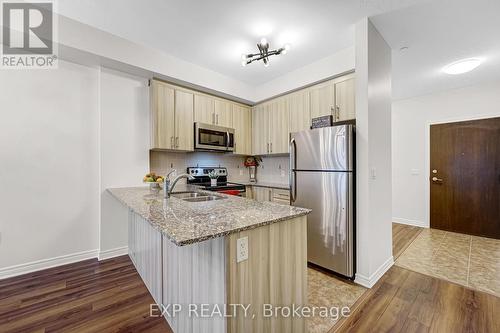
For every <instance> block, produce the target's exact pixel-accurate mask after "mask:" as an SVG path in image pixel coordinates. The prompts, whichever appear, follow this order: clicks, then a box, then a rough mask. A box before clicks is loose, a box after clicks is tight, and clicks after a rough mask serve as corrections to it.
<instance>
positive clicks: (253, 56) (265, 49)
mask: <svg viewBox="0 0 500 333" xmlns="http://www.w3.org/2000/svg"><path fill="white" fill-rule="evenodd" d="M257 48H258V49H259V53H250V54H243V55H242V56H241V65H242V66H246V65H248V64H251V63H252V62H254V61H259V60H262V62H264V66H266V67H267V66H269V57H270V56H273V55H280V54H287V52H288V51H289V50H290V44H285V45H284V46H283V47H280V48H279V49H277V50H269V42H268V41H267V39H265V38H262V39H261V40H260V43H258V44H257Z"/></svg>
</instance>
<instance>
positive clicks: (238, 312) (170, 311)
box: [149, 303, 351, 320]
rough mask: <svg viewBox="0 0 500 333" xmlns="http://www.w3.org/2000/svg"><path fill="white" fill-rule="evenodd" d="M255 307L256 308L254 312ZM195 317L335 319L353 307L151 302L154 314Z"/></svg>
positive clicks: (168, 316)
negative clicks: (161, 303)
mask: <svg viewBox="0 0 500 333" xmlns="http://www.w3.org/2000/svg"><path fill="white" fill-rule="evenodd" d="M255 310H256V311H255ZM181 314H182V315H183V316H188V317H194V318H217V317H223V318H233V317H238V316H241V317H245V318H256V317H262V318H278V317H281V318H312V317H321V318H332V319H334V320H338V319H339V318H340V317H349V315H350V314H351V309H350V308H349V307H348V306H344V307H341V308H339V307H336V306H332V307H326V306H304V305H297V304H292V305H289V306H276V305H273V304H262V306H259V308H258V309H252V306H251V304H208V303H206V304H167V305H159V304H150V308H149V315H150V316H151V317H167V318H175V317H177V316H179V315H181Z"/></svg>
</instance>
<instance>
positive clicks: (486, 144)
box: [429, 118, 500, 239]
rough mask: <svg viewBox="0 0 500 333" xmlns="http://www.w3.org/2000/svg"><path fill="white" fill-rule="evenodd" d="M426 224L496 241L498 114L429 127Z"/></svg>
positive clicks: (499, 233)
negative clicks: (428, 222)
mask: <svg viewBox="0 0 500 333" xmlns="http://www.w3.org/2000/svg"><path fill="white" fill-rule="evenodd" d="M429 182H430V226H431V228H435V229H442V230H447V231H453V232H458V233H464V234H469V235H477V236H484V237H490V238H496V239H500V118H490V119H481V120H472V121H462V122H454V123H446V124H438V125H431V128H430V179H429Z"/></svg>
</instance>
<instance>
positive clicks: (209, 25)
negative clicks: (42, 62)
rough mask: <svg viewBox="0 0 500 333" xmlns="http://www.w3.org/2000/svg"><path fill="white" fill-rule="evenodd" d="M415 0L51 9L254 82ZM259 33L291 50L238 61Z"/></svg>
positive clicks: (313, 56)
mask: <svg viewBox="0 0 500 333" xmlns="http://www.w3.org/2000/svg"><path fill="white" fill-rule="evenodd" d="M421 1H424V0H397V1H396V0H357V1H354V0H315V1H304V0H287V1H286V2H285V1H276V0H267V1H262V0H256V1H241V0H239V1H238V0H212V1H206V0H190V1H181V0H177V1H173V0H149V1H139V0H59V1H58V10H57V11H58V12H59V13H60V14H63V15H65V16H68V17H70V18H72V19H75V20H78V21H81V22H83V23H86V24H89V25H91V26H94V27H96V28H99V29H101V30H104V31H107V32H109V33H112V34H114V35H117V36H120V37H123V38H126V39H129V40H131V41H133V42H136V43H139V44H142V45H146V46H150V47H153V48H156V49H159V50H162V51H164V52H166V53H168V54H171V55H173V56H174V57H177V58H180V59H183V60H185V61H188V62H191V63H194V64H197V65H200V66H203V67H205V68H208V69H211V70H214V71H216V72H219V73H221V74H224V75H227V76H229V77H231V78H234V79H237V80H239V81H242V82H245V83H247V84H251V85H259V84H262V83H265V82H268V81H270V80H272V79H275V78H277V77H279V76H282V75H283V74H285V73H287V72H290V71H293V70H295V69H298V68H300V67H303V66H305V65H307V64H310V63H312V62H314V61H316V60H319V59H322V58H324V57H326V56H329V55H331V54H333V53H335V52H337V51H339V50H342V49H345V48H347V47H350V46H352V45H353V44H354V26H353V24H354V23H356V22H357V21H358V20H360V19H361V18H363V17H366V16H372V15H375V14H379V13H384V12H387V11H389V10H393V9H395V8H402V7H404V6H408V5H411V4H414V3H418V2H421ZM385 20H386V19H381V22H384V21H385ZM381 24H382V25H384V24H385V23H381ZM393 35H394V34H393ZM261 37H267V39H268V40H269V42H270V44H271V48H278V47H280V46H282V45H283V44H285V43H290V44H291V46H292V49H291V51H290V52H289V53H288V54H287V55H283V56H276V57H273V58H272V59H271V61H270V62H271V64H270V66H269V67H267V68H266V67H264V66H263V65H262V64H261V63H254V64H251V65H249V66H247V67H242V66H241V54H243V53H248V52H255V51H256V50H257V48H256V45H255V44H256V43H257V42H258V41H259V40H260V38H261ZM393 39H397V37H396V36H394V38H393Z"/></svg>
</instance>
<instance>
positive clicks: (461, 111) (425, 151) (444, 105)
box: [392, 82, 500, 227]
mask: <svg viewBox="0 0 500 333" xmlns="http://www.w3.org/2000/svg"><path fill="white" fill-rule="evenodd" d="M499 105H500V82H496V83H484V84H481V85H476V86H471V87H466V88H461V89H455V90H450V91H446V92H441V93H437V94H431V95H424V96H419V97H414V98H409V99H403V100H398V101H394V102H393V104H392V131H393V137H392V154H393V166H392V168H393V176H392V177H393V194H394V195H393V212H392V216H393V220H394V221H395V222H400V223H407V224H412V225H418V226H424V227H429V221H430V220H429V182H428V179H429V172H430V171H429V128H430V124H433V123H443V122H452V121H461V120H471V119H480V118H489V117H498V116H500V107H499Z"/></svg>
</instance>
